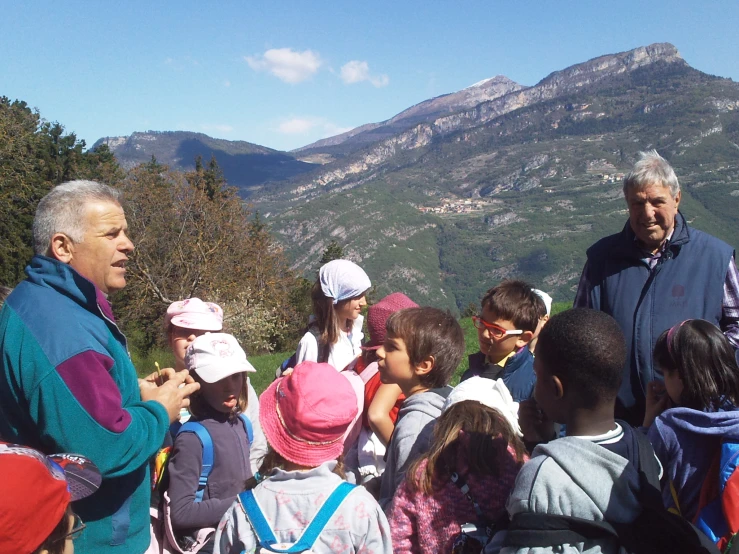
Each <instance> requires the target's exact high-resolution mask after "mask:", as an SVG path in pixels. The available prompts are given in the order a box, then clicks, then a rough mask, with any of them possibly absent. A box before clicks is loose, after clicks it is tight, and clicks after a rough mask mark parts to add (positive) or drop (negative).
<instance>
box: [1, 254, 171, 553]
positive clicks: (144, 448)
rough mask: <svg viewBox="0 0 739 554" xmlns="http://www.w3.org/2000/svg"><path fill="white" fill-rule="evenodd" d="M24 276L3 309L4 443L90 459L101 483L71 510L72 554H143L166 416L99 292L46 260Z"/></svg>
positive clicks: (41, 258)
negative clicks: (142, 381) (143, 391)
mask: <svg viewBox="0 0 739 554" xmlns="http://www.w3.org/2000/svg"><path fill="white" fill-rule="evenodd" d="M26 273H27V275H28V278H27V279H26V280H25V281H23V282H22V283H20V284H19V285H18V286H17V287H16V288H15V290H14V291H13V292H12V293H11V294H10V296H8V298H7V300H6V301H5V305H4V306H3V308H2V311H0V438H2V440H6V441H10V442H15V443H20V444H25V445H29V446H32V447H34V448H37V449H39V450H41V451H42V452H45V453H47V454H49V453H54V452H72V453H77V454H82V455H84V456H87V457H89V458H90V459H91V460H92V461H93V462H94V463H95V464H96V465H97V466H98V468H99V469H100V471H101V473H102V475H103V482H102V485H101V487H100V489H99V490H98V491H97V492H96V493H95V494H93V495H92V496H90V497H88V498H86V499H84V500H81V501H79V502H76V503H75V504H74V506H73V509H74V510H75V512H77V513H78V514H79V515H80V517H81V518H82V520H83V521H84V522H85V523H86V525H87V528H86V529H85V531H84V532H83V534H82V536H81V537H80V538H79V539H78V540H77V541H75V547H76V548H75V550H76V551H77V552H80V553H83V554H85V553H95V554H104V553H108V552H118V553H121V554H122V553H126V554H129V553H131V554H140V553H142V552H144V551H146V549H147V548H148V546H149V542H150V531H149V497H150V483H149V468H148V464H147V462H148V460H149V458H150V457H151V456H153V455H154V454H155V453H156V451H157V449H158V448H159V447H160V446H161V444H162V442H163V440H164V434H165V432H166V431H167V429H168V427H169V418H168V415H167V411H166V409H165V408H164V406H163V405H162V404H160V403H158V402H153V401H150V402H142V401H141V396H140V393H139V386H138V378H137V376H136V370H135V369H134V367H133V364H132V363H131V359H130V357H129V355H128V351H127V348H126V339H125V337H124V336H123V333H121V331H120V330H119V329H118V327H117V325H116V324H115V321H114V319H113V313H112V311H111V308H110V304H109V303H108V301H107V299H106V298H105V296H104V295H103V293H102V292H101V291H100V290H99V289H97V287H95V286H94V285H93V284H92V283H91V282H90V281H88V280H87V279H85V278H84V277H82V276H81V275H80V274H79V273H77V272H76V271H75V270H73V269H72V268H71V267H70V266H68V265H66V264H63V263H60V262H58V261H56V260H53V259H51V258H47V257H44V256H34V258H33V259H32V260H31V264H30V265H29V266H28V267H27V268H26ZM31 486H33V484H32V483H29V487H31Z"/></svg>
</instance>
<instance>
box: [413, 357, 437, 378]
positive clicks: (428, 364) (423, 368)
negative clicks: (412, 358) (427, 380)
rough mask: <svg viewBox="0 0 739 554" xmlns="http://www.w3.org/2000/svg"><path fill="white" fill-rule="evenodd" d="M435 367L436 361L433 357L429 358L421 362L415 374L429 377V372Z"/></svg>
mask: <svg viewBox="0 0 739 554" xmlns="http://www.w3.org/2000/svg"><path fill="white" fill-rule="evenodd" d="M434 365H436V360H434V357H433V356H429V357H427V358H424V359H423V360H421V363H420V364H418V365H417V366H416V367H415V371H414V373H415V374H416V375H417V376H418V377H421V376H422V375H427V374H428V372H429V371H431V370H432V369H434Z"/></svg>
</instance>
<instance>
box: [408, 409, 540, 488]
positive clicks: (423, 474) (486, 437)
mask: <svg viewBox="0 0 739 554" xmlns="http://www.w3.org/2000/svg"><path fill="white" fill-rule="evenodd" d="M461 435H465V437H464V440H462V436H461ZM509 446H510V447H511V448H512V449H513V451H514V452H515V457H514V459H513V460H511V456H510V454H509V452H508V447H509ZM460 449H465V451H466V452H465V453H464V457H465V458H466V460H467V463H468V464H469V471H470V473H474V474H477V475H493V476H498V475H500V474H501V472H502V469H503V468H501V462H502V461H504V460H509V461H513V462H514V463H516V464H518V465H519V467H520V465H521V464H523V462H524V456H525V454H526V449H525V447H524V445H523V442H521V439H520V438H519V437H518V435H516V433H515V432H514V431H513V429H511V426H510V424H509V423H508V421H506V418H505V417H504V416H503V414H501V413H500V412H499V411H498V410H496V409H494V408H490V407H488V406H485V405H484V404H481V403H479V402H476V401H474V400H465V401H462V402H458V403H456V404H453V405H452V406H451V407H450V408H449V409H447V411H445V412H444V413H443V414H442V415H441V416H440V417H439V419H438V420H437V421H436V427H435V428H434V440H433V443H432V444H431V448H430V449H429V451H428V453H427V454H426V455H424V456H421V457H420V458H419V459H417V460H416V461H415V462H413V464H411V466H410V468H409V469H408V472H407V473H406V476H407V479H408V484H409V485H410V487H411V489H412V490H418V491H421V492H423V493H425V494H433V492H434V490H435V489H436V490H438V489H441V488H442V487H443V486H444V485H445V484H446V483H448V482H449V480H450V478H451V474H452V473H453V472H455V471H457V469H458V468H457V467H456V465H457V458H458V456H459V450H460ZM424 461H425V462H426V467H425V468H423V471H420V469H421V466H422V464H423V462H424Z"/></svg>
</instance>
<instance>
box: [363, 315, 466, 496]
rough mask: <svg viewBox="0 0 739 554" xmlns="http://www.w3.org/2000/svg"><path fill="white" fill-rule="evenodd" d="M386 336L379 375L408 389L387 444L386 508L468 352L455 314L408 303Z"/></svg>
mask: <svg viewBox="0 0 739 554" xmlns="http://www.w3.org/2000/svg"><path fill="white" fill-rule="evenodd" d="M386 328H387V336H386V338H385V342H384V344H383V346H382V347H381V348H380V349H379V350H378V351H377V356H378V357H379V362H378V366H379V373H380V380H381V381H382V382H383V383H395V384H396V385H398V386H399V387H400V390H401V391H403V394H405V396H406V399H405V400H404V401H403V404H402V405H401V406H400V411H399V412H398V420H397V422H396V424H395V430H394V431H393V435H392V437H391V439H390V443H389V444H388V448H387V463H386V466H385V472H384V473H383V474H382V483H381V485H380V496H379V501H380V506H382V508H383V509H384V508H385V507H386V506H387V504H388V503H389V502H390V500H392V498H393V495H394V494H395V490H396V489H397V488H398V486H399V485H400V483H401V482H402V480H403V478H404V476H405V472H406V469H407V468H408V465H409V464H410V463H411V462H412V461H413V460H415V459H416V458H417V457H418V456H420V455H421V454H423V453H424V452H426V451H427V450H428V448H429V445H430V444H431V438H432V434H433V429H434V423H435V422H436V418H438V417H439V415H441V408H442V407H443V405H444V401H445V400H446V397H447V396H449V393H450V392H451V387H449V381H451V379H452V375H454V371H455V370H456V369H457V366H458V365H459V361H460V360H461V359H462V354H463V353H464V333H463V331H462V328H461V327H460V326H459V323H458V322H457V320H456V319H454V317H453V316H452V315H451V314H449V313H448V312H444V311H441V310H438V309H436V308H408V309H405V310H400V311H398V312H395V313H394V314H392V315H391V316H390V317H389V318H388V320H387V323H386Z"/></svg>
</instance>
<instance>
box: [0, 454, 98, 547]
mask: <svg viewBox="0 0 739 554" xmlns="http://www.w3.org/2000/svg"><path fill="white" fill-rule="evenodd" d="M0 475H2V479H3V485H2V493H0V529H2V530H3V531H2V532H0V552H14V553H18V554H31V553H32V552H35V551H36V550H37V549H38V547H39V546H41V544H43V542H44V541H45V540H46V539H47V538H48V537H49V535H51V532H52V531H53V530H54V528H55V527H56V526H57V525H58V524H59V522H60V521H61V519H62V516H63V515H64V512H65V511H66V509H67V506H68V505H69V503H70V502H71V501H72V500H79V499H80V498H84V497H86V496H89V495H91V494H92V493H93V492H95V491H96V490H97V489H98V487H99V486H100V481H101V477H100V472H99V471H98V469H97V468H96V467H95V466H94V465H93V464H92V462H90V460H88V459H87V458H84V457H82V456H77V455H70V454H63V455H55V456H48V457H47V456H44V455H43V454H41V452H39V451H37V450H34V449H33V448H28V447H25V446H19V445H17V444H7V443H0Z"/></svg>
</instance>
